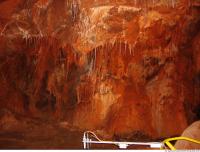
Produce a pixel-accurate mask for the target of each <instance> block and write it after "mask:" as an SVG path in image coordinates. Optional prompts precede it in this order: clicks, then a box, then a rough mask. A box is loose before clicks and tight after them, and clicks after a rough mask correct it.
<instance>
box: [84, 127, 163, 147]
mask: <svg viewBox="0 0 200 152" xmlns="http://www.w3.org/2000/svg"><path fill="white" fill-rule="evenodd" d="M91 137H93V138H94V139H95V140H93V139H92V138H91ZM91 144H110V145H117V146H118V147H119V148H120V149H127V148H128V146H130V145H138V146H139V145H140V146H149V147H150V148H158V149H161V148H162V147H163V143H162V142H119V141H104V140H101V139H99V138H98V137H97V135H96V134H95V133H94V132H91V131H86V132H84V134H83V146H84V149H90V145H91Z"/></svg>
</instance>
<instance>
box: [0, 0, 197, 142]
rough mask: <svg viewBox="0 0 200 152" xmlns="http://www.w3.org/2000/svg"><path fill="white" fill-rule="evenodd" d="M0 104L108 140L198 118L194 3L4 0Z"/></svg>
mask: <svg viewBox="0 0 200 152" xmlns="http://www.w3.org/2000/svg"><path fill="white" fill-rule="evenodd" d="M0 32H1V33H0V86H1V87H0V101H1V102H0V107H1V108H2V109H4V108H6V109H9V110H11V111H12V112H15V113H18V114H22V115H27V116H30V117H34V118H35V117H36V118H41V119H50V120H65V121H68V122H69V123H70V124H71V125H72V126H74V127H78V128H79V129H81V130H95V131H97V130H100V131H102V132H103V133H104V134H105V135H106V134H107V135H110V136H111V137H113V138H114V137H130V138H132V137H134V136H138V134H139V135H141V136H145V137H148V138H154V139H157V138H164V137H170V136H175V135H180V134H181V133H182V131H183V130H184V129H185V128H186V127H187V126H188V125H189V124H191V123H192V122H193V121H195V120H197V119H199V109H200V102H199V101H200V94H199V92H200V1H199V0H176V1H175V0H132V1H130V0H17V1H16V0H3V1H1V2H0Z"/></svg>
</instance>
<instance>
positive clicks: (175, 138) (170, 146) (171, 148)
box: [163, 137, 200, 150]
mask: <svg viewBox="0 0 200 152" xmlns="http://www.w3.org/2000/svg"><path fill="white" fill-rule="evenodd" d="M176 140H186V141H189V142H192V143H196V144H200V141H198V140H195V139H191V138H188V137H174V138H169V139H166V140H164V141H163V144H164V145H167V146H168V147H169V148H170V150H176V148H175V147H174V146H173V145H172V144H171V143H170V141H176Z"/></svg>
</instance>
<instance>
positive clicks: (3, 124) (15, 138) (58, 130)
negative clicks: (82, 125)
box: [0, 111, 148, 150]
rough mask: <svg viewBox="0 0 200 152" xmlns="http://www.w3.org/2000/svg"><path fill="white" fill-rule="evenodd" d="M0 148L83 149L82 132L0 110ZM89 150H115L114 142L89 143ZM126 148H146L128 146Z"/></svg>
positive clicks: (53, 122)
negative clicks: (0, 111) (102, 143)
mask: <svg viewBox="0 0 200 152" xmlns="http://www.w3.org/2000/svg"><path fill="white" fill-rule="evenodd" d="M0 128H1V129H0V149H4V150H5V149H17V150H18V149H33V150H34V149H36V150H37V149H48V150H54V149H60V150H65V149H83V143H82V137H83V131H79V130H78V129H77V128H74V127H72V126H70V124H69V123H68V122H65V121H61V122H60V121H44V120H39V119H32V118H29V117H26V116H25V117H24V116H23V117H22V116H17V115H14V114H13V113H11V112H8V111H4V112H3V114H2V113H0ZM90 149H118V147H117V146H115V145H92V146H91V148H90ZM129 149H148V147H141V146H139V147H138V146H130V147H129Z"/></svg>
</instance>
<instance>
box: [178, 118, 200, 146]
mask: <svg viewBox="0 0 200 152" xmlns="http://www.w3.org/2000/svg"><path fill="white" fill-rule="evenodd" d="M199 133H200V122H199V121H197V122H194V123H193V124H192V125H190V126H189V127H188V128H187V129H186V130H185V131H184V132H183V134H182V135H181V136H183V137H188V138H191V139H196V140H199V139H200V135H199ZM175 147H176V148H177V149H200V145H199V144H196V143H192V142H188V141H183V140H179V141H177V142H176V144H175Z"/></svg>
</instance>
